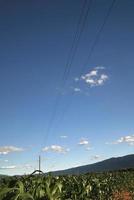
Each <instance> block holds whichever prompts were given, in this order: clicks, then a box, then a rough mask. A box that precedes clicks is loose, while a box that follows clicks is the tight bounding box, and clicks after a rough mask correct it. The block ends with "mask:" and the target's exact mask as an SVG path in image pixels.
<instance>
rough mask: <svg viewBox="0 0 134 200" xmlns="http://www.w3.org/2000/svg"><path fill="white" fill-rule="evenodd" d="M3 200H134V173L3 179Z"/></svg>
mask: <svg viewBox="0 0 134 200" xmlns="http://www.w3.org/2000/svg"><path fill="white" fill-rule="evenodd" d="M0 182H1V186H0V199H1V200H24V199H27V200H30V199H31V200H133V199H134V170H122V171H116V172H105V173H90V174H85V175H79V176H73V175H71V176H70V175H65V176H52V175H51V174H49V175H43V174H40V175H29V176H20V177H17V176H13V177H4V178H1V180H0Z"/></svg>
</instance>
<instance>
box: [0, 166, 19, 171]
mask: <svg viewBox="0 0 134 200" xmlns="http://www.w3.org/2000/svg"><path fill="white" fill-rule="evenodd" d="M0 169H3V170H4V169H16V166H15V165H10V166H2V167H0Z"/></svg>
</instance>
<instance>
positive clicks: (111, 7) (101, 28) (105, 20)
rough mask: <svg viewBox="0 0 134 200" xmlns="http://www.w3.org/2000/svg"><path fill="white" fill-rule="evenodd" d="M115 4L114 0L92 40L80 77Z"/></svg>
mask: <svg viewBox="0 0 134 200" xmlns="http://www.w3.org/2000/svg"><path fill="white" fill-rule="evenodd" d="M115 2H116V0H112V3H111V4H110V6H109V9H108V12H107V14H106V16H105V18H104V21H103V23H102V25H101V27H100V29H99V30H98V32H97V35H96V37H95V40H94V42H93V44H92V46H91V49H90V51H89V54H88V57H87V60H86V62H85V64H84V67H83V68H82V71H81V73H80V76H81V75H82V73H83V72H84V69H85V67H86V66H87V64H88V62H89V59H90V58H91V56H92V53H93V51H94V49H95V47H96V45H97V43H98V42H99V39H100V35H101V33H102V31H103V29H104V27H105V24H106V22H107V20H108V18H109V16H110V13H111V11H112V9H113V7H114V4H115Z"/></svg>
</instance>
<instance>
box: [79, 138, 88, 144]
mask: <svg viewBox="0 0 134 200" xmlns="http://www.w3.org/2000/svg"><path fill="white" fill-rule="evenodd" d="M78 144H79V145H88V144H89V141H88V140H86V139H81V140H80V142H79V143H78Z"/></svg>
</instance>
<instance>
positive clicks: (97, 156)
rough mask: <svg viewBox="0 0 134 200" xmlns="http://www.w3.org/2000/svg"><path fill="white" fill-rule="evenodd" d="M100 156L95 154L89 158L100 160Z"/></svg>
mask: <svg viewBox="0 0 134 200" xmlns="http://www.w3.org/2000/svg"><path fill="white" fill-rule="evenodd" d="M100 159H101V156H100V155H95V156H92V157H91V160H100Z"/></svg>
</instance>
